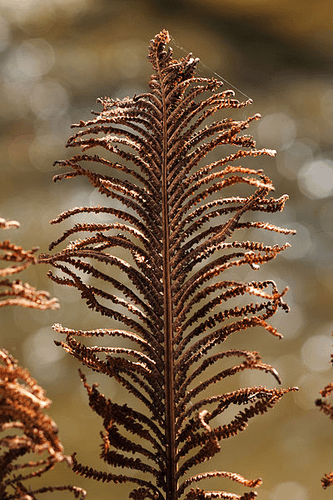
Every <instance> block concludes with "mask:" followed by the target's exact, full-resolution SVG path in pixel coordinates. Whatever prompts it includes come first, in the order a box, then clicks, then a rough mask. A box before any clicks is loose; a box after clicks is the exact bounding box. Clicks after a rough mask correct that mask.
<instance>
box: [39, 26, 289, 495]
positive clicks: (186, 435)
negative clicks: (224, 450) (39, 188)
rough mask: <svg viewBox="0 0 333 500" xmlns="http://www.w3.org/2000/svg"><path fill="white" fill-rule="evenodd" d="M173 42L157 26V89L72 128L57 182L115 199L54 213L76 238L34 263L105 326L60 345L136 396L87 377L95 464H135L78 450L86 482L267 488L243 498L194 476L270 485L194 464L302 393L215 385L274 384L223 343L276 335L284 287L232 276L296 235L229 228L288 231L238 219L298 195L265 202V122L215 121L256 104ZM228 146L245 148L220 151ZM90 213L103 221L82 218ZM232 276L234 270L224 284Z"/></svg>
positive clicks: (250, 356)
mask: <svg viewBox="0 0 333 500" xmlns="http://www.w3.org/2000/svg"><path fill="white" fill-rule="evenodd" d="M169 41H170V37H169V34H168V32H167V31H165V30H163V31H162V32H161V33H159V34H158V35H156V37H155V38H154V39H153V40H152V41H151V43H150V47H149V61H150V63H151V65H152V67H153V71H154V74H153V75H152V77H151V79H150V82H149V86H150V91H149V92H147V93H144V94H140V95H135V96H134V97H133V98H129V97H126V98H125V99H123V100H113V99H110V98H104V99H99V102H100V103H101V104H102V106H103V110H102V111H101V112H97V113H94V114H95V118H93V119H91V120H88V121H80V123H79V124H77V125H73V127H76V128H79V131H78V132H77V133H76V134H75V135H73V136H72V137H70V139H69V140H68V143H67V147H69V148H77V147H78V148H80V149H81V152H79V153H77V154H75V155H74V156H72V157H71V158H70V159H67V160H62V161H57V162H56V164H58V165H60V166H61V167H65V168H67V170H68V171H66V172H65V173H62V174H59V175H56V176H55V179H54V180H55V181H58V180H61V179H73V178H76V177H84V178H86V179H87V181H88V182H89V183H90V184H91V185H92V186H93V187H94V188H96V189H98V191H99V192H100V193H101V194H102V195H104V196H105V203H104V204H103V205H98V206H84V207H75V208H72V209H69V210H67V211H65V212H63V213H62V214H61V215H59V216H58V218H56V219H55V220H53V221H52V223H53V224H57V223H60V222H62V221H65V220H67V219H69V220H72V218H74V217H75V216H78V217H79V216H82V215H83V217H85V221H84V222H76V223H75V224H74V225H73V226H72V227H71V228H69V229H67V230H66V231H65V232H64V233H63V235H62V236H60V237H59V239H57V240H56V241H54V242H53V243H51V245H50V250H52V249H54V248H55V247H57V246H59V245H60V244H62V243H63V242H64V241H66V240H67V241H68V238H76V239H74V240H73V241H68V244H67V246H66V247H65V248H64V249H62V250H60V251H59V252H58V253H54V254H53V255H50V254H46V255H43V256H41V258H40V261H41V262H44V263H47V264H51V265H52V266H53V267H54V268H55V273H52V272H50V273H49V275H50V277H51V278H52V279H53V280H54V281H55V282H56V283H59V284H63V285H67V286H71V287H75V288H77V289H78V290H79V291H80V293H81V296H82V298H83V299H84V300H85V301H86V303H87V305H88V307H89V308H90V309H92V310H94V311H97V312H99V313H100V314H102V315H103V316H105V317H106V318H107V321H108V325H109V326H108V325H106V327H105V328H102V329H96V330H92V331H87V330H75V329H72V328H67V327H64V326H62V325H60V324H56V325H54V330H55V331H57V332H59V333H62V334H65V335H66V341H64V342H57V343H58V344H61V345H62V347H63V348H64V349H65V350H66V351H68V352H69V353H70V354H72V355H73V356H74V357H75V358H77V359H78V360H79V361H80V362H81V363H82V364H83V365H84V366H87V367H89V368H91V369H92V370H94V371H96V372H99V373H101V374H104V375H105V376H107V377H110V378H112V379H114V380H116V381H117V382H118V383H119V384H120V385H121V386H122V387H123V389H124V390H125V391H128V392H129V393H131V394H132V395H133V396H135V397H136V398H137V400H138V405H137V406H136V407H129V406H128V405H127V404H120V403H117V402H115V401H111V400H110V399H107V398H106V397H105V396H104V395H103V394H101V393H100V392H99V390H98V388H97V385H93V386H92V387H91V386H90V385H89V384H88V383H87V380H86V377H85V376H84V375H83V374H82V373H81V378H82V381H83V383H84V385H85V387H86V389H87V392H88V395H89V403H90V406H91V408H92V409H93V410H94V411H95V412H96V413H97V414H99V415H100V416H101V418H102V419H103V425H104V429H105V431H104V433H103V435H102V439H103V444H102V453H101V458H102V459H103V460H104V461H105V462H106V464H108V465H110V466H115V467H122V468H125V469H127V470H128V472H127V473H126V474H118V473H114V472H110V471H101V470H95V469H93V468H92V467H89V466H85V465H82V464H80V463H79V462H78V461H77V459H76V457H75V456H74V466H73V469H74V471H75V472H77V473H78V474H81V475H83V476H85V477H87V478H94V479H97V480H102V481H114V482H115V483H123V482H131V483H133V490H132V492H131V494H130V497H131V498H133V499H134V500H143V499H145V498H149V499H155V500H162V499H168V500H176V499H178V498H181V497H183V498H187V499H193V500H194V499H204V498H222V499H223V498H224V499H230V500H236V499H238V500H240V499H242V500H249V499H253V498H255V497H256V496H257V494H256V493H255V492H254V491H251V492H247V493H244V494H243V495H238V494H233V493H228V492H225V491H206V490H203V489H201V484H200V485H199V486H200V488H199V487H198V488H196V487H195V484H196V483H198V482H201V481H202V480H204V479H206V480H209V479H210V478H229V479H231V480H233V481H236V482H238V483H240V484H242V485H244V486H246V487H249V488H255V487H257V486H258V485H259V484H260V483H261V480H260V479H256V480H247V479H245V478H244V477H242V476H241V475H239V474H235V473H232V472H225V471H223V470H222V471H220V470H215V471H212V472H205V473H198V474H193V472H192V474H191V472H190V471H191V469H192V468H194V467H195V466H197V465H199V464H201V463H202V462H205V461H206V460H208V459H210V458H211V457H213V456H214V455H215V454H216V453H217V452H218V451H219V450H220V441H221V440H223V439H226V438H229V437H232V436H234V435H236V434H237V433H238V432H240V431H242V430H244V429H245V428H246V426H247V423H248V421H249V420H250V419H251V418H253V417H254V416H255V415H258V414H263V413H265V412H266V411H267V410H268V409H269V408H271V407H272V406H273V405H274V404H275V403H276V402H277V401H279V400H280V399H281V398H282V396H283V395H284V394H285V393H287V392H289V391H293V390H295V388H293V389H276V388H275V389H268V388H266V387H264V386H260V387H246V388H237V389H236V390H233V391H229V392H220V393H217V394H214V393H213V392H212V385H213V384H216V383H217V382H220V384H221V383H222V381H225V382H226V379H229V378H230V377H233V376H234V375H235V374H237V373H239V372H241V371H244V370H261V371H263V372H266V373H268V374H270V375H272V376H273V377H274V378H275V379H276V380H277V382H278V383H280V379H279V376H278V374H277V372H276V370H275V369H274V368H273V367H272V366H270V365H268V364H265V363H263V362H262V361H261V358H260V356H259V354H258V353H257V352H249V351H247V350H240V349H225V350H221V344H222V343H223V342H224V341H226V340H227V339H228V338H229V337H230V335H231V334H236V333H237V332H246V331H248V330H250V329H252V328H254V327H262V328H263V329H264V330H267V332H269V333H270V334H272V335H274V336H276V337H278V338H279V337H281V335H280V334H279V333H278V332H277V330H276V329H275V328H274V327H273V326H271V325H270V324H269V319H270V318H271V317H272V316H273V315H274V313H275V312H276V311H277V310H278V309H282V310H284V311H288V306H287V305H286V303H285V302H284V301H283V296H284V294H285V292H286V290H283V291H282V292H279V291H278V289H277V286H276V284H275V283H274V282H273V281H271V280H266V281H250V282H242V281H237V280H235V279H234V272H233V270H234V269H235V268H237V267H240V266H250V268H252V269H254V270H256V269H258V268H259V266H260V265H261V264H263V263H265V262H268V261H270V260H271V259H274V258H275V257H276V256H277V255H278V254H279V253H280V252H282V251H283V250H285V249H286V248H287V247H288V246H289V244H288V243H286V244H284V245H282V246H279V245H268V244H265V243H263V242H261V241H259V242H258V241H248V240H245V239H244V240H242V239H240V240H236V239H234V235H235V233H240V234H242V232H243V234H244V232H246V230H248V229H258V230H262V231H263V230H265V231H273V232H276V233H283V234H292V233H293V232H294V231H292V230H287V229H282V228H279V227H277V226H275V225H273V224H270V223H267V222H258V221H252V222H249V221H247V220H244V218H245V215H246V214H249V213H257V212H264V213H273V212H279V211H282V210H283V207H284V204H285V202H286V200H287V198H288V197H287V196H286V195H284V196H281V197H280V198H277V199H274V198H272V197H269V193H270V192H271V191H273V189H274V188H273V185H272V182H271V180H270V179H269V178H268V177H267V176H266V175H264V173H263V172H262V171H261V170H254V169H252V168H248V167H245V166H239V165H238V164H237V162H238V160H240V159H242V160H244V159H246V158H247V157H257V156H261V155H266V156H274V155H275V152H274V151H271V150H268V149H256V148H255V142H254V140H253V139H252V137H250V136H246V135H243V131H244V130H245V129H247V128H248V126H249V125H250V123H251V122H252V121H254V120H257V119H258V118H260V116H259V115H257V114H256V115H254V116H252V117H250V118H247V119H243V120H239V121H238V120H234V119H232V118H226V117H223V118H222V119H219V120H216V121H213V120H212V118H213V116H214V115H215V114H216V113H217V112H219V111H221V112H223V111H225V110H226V109H228V110H229V109H239V108H243V107H245V106H247V105H248V104H250V101H247V102H239V101H238V100H236V99H235V98H234V93H233V92H232V91H230V90H226V91H221V90H220V88H221V86H222V85H223V84H222V82H220V81H218V80H216V79H209V78H198V77H197V76H196V74H195V73H196V66H197V64H198V59H196V58H194V57H193V56H192V54H189V55H188V56H186V57H184V58H182V59H180V60H174V59H173V57H172V50H171V49H170V48H166V44H167V43H168V42H169ZM224 145H227V146H228V147H229V149H232V148H234V149H235V151H234V152H231V153H230V154H228V155H227V156H225V157H224V158H221V159H217V160H216V159H210V153H211V152H213V151H215V150H216V149H217V148H218V147H220V146H224ZM91 149H94V153H93V154H89V151H90V150H91ZM236 188H237V193H238V195H235V194H234V193H235V189H236ZM242 193H245V194H244V195H243V194H242ZM240 194H242V196H241V195H240ZM107 198H109V200H110V203H109V202H107V200H106V199H107ZM88 214H93V216H98V217H99V218H100V217H104V221H105V222H104V221H103V222H100V220H101V219H99V221H98V220H97V221H96V220H95V221H92V222H88V219H87V218H88ZM76 220H77V219H76ZM80 233H81V235H80V238H79V237H78V235H79V234H80ZM82 233H83V235H82ZM229 270H231V275H230V273H229V274H228V271H229ZM222 273H225V275H226V276H228V278H226V279H224V280H222V278H221V275H222ZM246 298H247V299H246ZM245 299H246V301H245ZM252 301H253V302H252ZM235 302H237V305H234V304H235ZM243 303H244V304H245V305H242V304H243ZM231 304H232V305H231ZM88 337H92V338H98V337H107V338H109V339H110V344H109V345H108V346H105V344H104V345H103V346H92V345H91V344H90V343H89V342H90V341H89V342H88V341H87V340H86V343H84V340H82V341H81V340H79V339H87V338H88ZM114 339H115V340H114ZM116 339H118V342H119V344H120V345H118V346H117V340H116ZM104 342H105V341H104ZM230 380H232V378H231V379H230ZM228 408H234V409H235V415H234V416H233V417H232V418H231V420H230V421H229V422H228V423H226V424H223V423H222V421H221V415H222V417H223V414H224V413H225V412H226V410H227V409H228ZM239 408H240V409H239ZM131 470H133V471H134V472H133V473H131ZM116 472H117V471H116ZM206 482H207V481H206ZM208 483H209V481H208Z"/></svg>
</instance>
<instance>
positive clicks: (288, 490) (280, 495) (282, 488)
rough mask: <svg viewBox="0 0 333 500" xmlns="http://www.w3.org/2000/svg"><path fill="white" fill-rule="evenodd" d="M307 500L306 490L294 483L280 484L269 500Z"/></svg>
mask: <svg viewBox="0 0 333 500" xmlns="http://www.w3.org/2000/svg"><path fill="white" fill-rule="evenodd" d="M286 498H290V499H292V500H308V494H307V492H306V489H305V488H304V487H303V486H302V485H300V484H299V483H297V482H296V481H288V482H286V483H280V484H279V485H278V486H277V487H276V488H275V489H274V491H273V493H272V495H271V500H286Z"/></svg>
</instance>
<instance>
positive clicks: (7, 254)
mask: <svg viewBox="0 0 333 500" xmlns="http://www.w3.org/2000/svg"><path fill="white" fill-rule="evenodd" d="M19 225H20V224H19V223H18V222H17V221H6V220H5V219H2V218H0V229H10V228H12V227H19ZM37 250H38V248H37V247H35V248H33V249H32V250H28V251H27V250H23V248H22V247H20V246H17V245H14V244H13V243H11V242H10V241H8V240H5V241H0V261H3V262H4V263H5V264H8V263H9V265H7V267H3V268H0V307H5V306H22V307H30V308H34V309H57V308H58V307H59V303H58V300H57V299H56V298H50V294H49V293H48V292H45V291H38V290H36V288H34V287H32V286H30V285H29V283H22V281H20V280H13V281H11V280H10V279H9V278H8V276H12V275H13V274H16V273H19V272H21V271H23V270H24V269H26V268H27V267H28V266H30V265H31V264H35V262H36V257H35V255H34V254H35V253H36V251H37Z"/></svg>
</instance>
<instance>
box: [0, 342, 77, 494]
mask: <svg viewBox="0 0 333 500" xmlns="http://www.w3.org/2000/svg"><path fill="white" fill-rule="evenodd" d="M0 360H1V363H0V395H1V398H0V431H1V434H3V433H6V434H5V435H3V436H2V437H1V438H0V452H1V454H0V498H1V499H4V500H22V499H23V498H24V499H26V500H35V499H36V498H38V497H39V494H41V493H46V492H48V491H50V492H53V491H64V490H67V491H71V492H73V493H74V496H75V497H76V498H77V497H80V498H84V496H85V491H84V490H82V489H81V488H79V487H76V486H42V487H39V488H34V489H32V487H31V480H32V479H35V478H37V477H40V476H41V475H43V474H44V473H45V472H47V471H48V470H50V469H52V468H53V467H54V466H55V465H56V464H57V463H59V462H63V461H67V462H68V463H69V464H71V462H72V460H71V457H68V456H66V455H64V454H63V446H62V444H61V442H60V440H59V437H58V428H57V426H56V424H55V422H54V421H53V420H52V419H51V418H50V417H49V416H48V415H46V414H45V413H44V410H45V409H46V408H48V407H49V406H50V404H51V401H50V400H49V399H47V398H46V396H45V393H44V390H43V389H42V388H41V387H40V386H39V385H38V384H37V382H36V381H35V380H34V379H33V378H32V377H31V376H30V374H29V372H28V370H25V369H23V368H21V367H19V366H18V364H17V361H16V359H14V358H13V357H12V356H10V355H9V354H8V352H7V351H6V350H5V349H0ZM11 431H15V433H12V432H11ZM40 455H43V456H44V457H43V458H40V457H39V456H40ZM23 457H25V461H22V458H23ZM36 457H37V458H36ZM27 481H29V483H28V485H27V483H26V482H27Z"/></svg>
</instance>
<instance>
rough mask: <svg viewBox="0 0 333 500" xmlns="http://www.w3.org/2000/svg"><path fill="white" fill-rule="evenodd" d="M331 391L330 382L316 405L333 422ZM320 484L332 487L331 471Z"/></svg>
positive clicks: (332, 359)
mask: <svg viewBox="0 0 333 500" xmlns="http://www.w3.org/2000/svg"><path fill="white" fill-rule="evenodd" d="M331 362H332V364H333V355H331ZM332 391H333V382H330V383H329V384H328V385H327V386H326V387H325V388H324V389H322V390H321V391H319V392H320V394H321V395H322V397H323V398H325V399H317V400H316V405H317V406H319V408H320V410H321V411H322V412H323V413H325V415H328V416H329V418H330V419H331V420H333V404H332ZM329 398H330V400H329ZM321 484H322V487H323V488H324V489H326V488H327V487H328V486H332V485H333V471H332V472H330V473H329V474H325V476H324V477H322V479H321Z"/></svg>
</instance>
